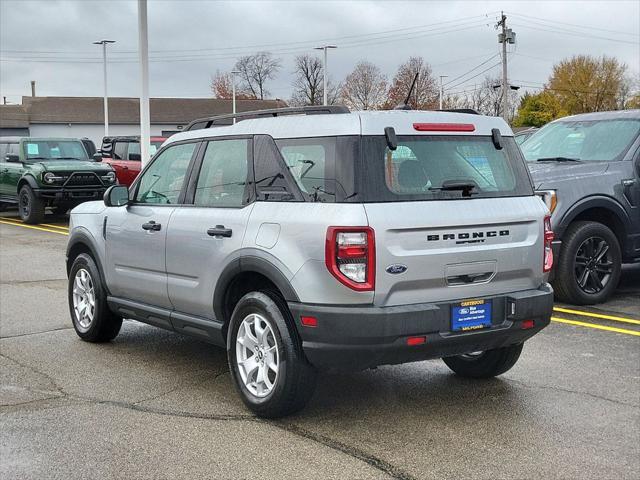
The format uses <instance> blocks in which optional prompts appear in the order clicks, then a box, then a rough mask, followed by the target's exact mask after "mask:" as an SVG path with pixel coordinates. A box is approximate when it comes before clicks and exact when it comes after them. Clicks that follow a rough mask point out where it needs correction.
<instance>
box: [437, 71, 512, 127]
mask: <svg viewBox="0 0 640 480" xmlns="http://www.w3.org/2000/svg"><path fill="white" fill-rule="evenodd" d="M500 83H501V80H500V79H499V78H492V77H485V79H484V81H483V82H482V83H481V84H479V85H474V86H473V87H469V88H468V89H467V91H464V92H459V93H450V94H448V95H447V96H445V98H444V102H443V106H444V107H445V108H471V109H473V110H476V111H478V112H480V113H482V114H483V115H491V116H498V117H499V116H502V86H501V85H500ZM507 95H509V112H508V114H507V118H508V120H509V121H511V120H512V119H513V118H514V116H515V112H516V107H517V105H518V93H517V91H515V90H509V91H508V92H507Z"/></svg>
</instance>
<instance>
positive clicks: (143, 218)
mask: <svg viewBox="0 0 640 480" xmlns="http://www.w3.org/2000/svg"><path fill="white" fill-rule="evenodd" d="M235 120H236V121H237V123H235V124H233V125H230V126H218V125H219V124H220V123H222V122H229V117H228V116H227V117H224V118H215V117H213V118H210V119H203V120H200V121H197V122H194V123H193V124H192V125H191V126H190V128H189V131H186V132H183V133H180V134H177V135H174V136H173V137H171V138H170V139H169V140H168V141H167V142H165V144H164V145H163V147H162V149H161V150H160V151H159V152H158V153H157V154H156V155H155V156H154V158H153V160H152V161H151V163H150V164H149V165H147V167H146V168H145V169H144V170H143V171H142V173H141V174H140V175H139V177H138V178H137V179H136V181H135V182H134V184H133V185H132V186H131V188H130V189H129V190H127V189H126V188H125V187H123V186H114V187H112V188H110V189H109V191H108V192H106V193H105V198H104V202H90V203H84V204H82V205H80V206H78V207H77V208H75V209H74V210H73V211H72V213H71V225H70V231H71V235H70V239H69V245H68V249H67V270H68V275H69V292H68V295H69V306H70V312H71V317H72V320H73V325H74V327H75V329H76V331H77V333H78V335H79V336H80V338H82V339H83V340H86V341H90V342H101V341H108V340H111V339H113V338H115V337H116V335H117V334H118V332H119V330H120V327H121V325H122V318H128V319H134V320H138V321H141V322H145V323H148V324H151V325H155V326H158V327H162V328H165V329H168V330H173V331H176V332H180V333H184V334H187V335H191V336H193V337H196V338H199V339H202V340H205V341H208V342H210V343H212V344H214V345H218V346H220V347H226V349H227V354H228V361H229V369H230V371H231V375H232V377H233V380H234V382H235V385H236V387H237V390H238V392H239V393H240V396H241V397H242V399H243V401H244V403H245V404H246V405H247V406H248V407H249V408H250V409H251V410H253V411H254V412H255V413H256V414H257V415H260V416H264V417H278V416H283V415H287V414H289V413H292V412H294V411H296V410H299V409H300V408H302V407H303V406H304V405H305V403H306V402H307V401H308V400H309V398H310V397H311V395H312V393H313V387H314V384H315V379H316V372H317V371H318V370H362V369H366V368H373V367H376V366H378V365H384V364H398V363H405V362H412V361H418V360H425V359H432V358H442V359H443V360H444V362H445V363H446V364H447V365H448V366H449V367H450V368H451V369H452V370H453V371H454V372H456V373H457V374H459V375H463V376H467V377H474V378H485V377H491V376H495V375H499V374H502V373H504V372H506V371H507V370H509V369H510V368H511V367H512V366H513V365H514V364H515V362H516V361H517V359H518V357H519V355H520V352H521V350H522V345H523V342H524V341H525V340H527V339H528V338H530V337H532V336H533V335H534V334H536V333H537V332H539V331H540V330H541V329H542V328H544V327H545V326H546V325H548V324H549V320H550V316H551V311H552V305H553V291H552V288H551V287H550V286H549V284H548V283H546V281H545V277H546V272H547V271H548V270H549V269H550V268H551V266H552V263H553V257H552V255H553V254H552V250H551V241H552V239H553V233H552V232H551V231H550V222H549V216H548V214H549V211H548V209H547V208H546V206H545V205H544V202H543V201H542V200H541V199H540V198H539V197H538V196H536V195H534V192H533V188H532V184H531V180H530V178H529V174H528V172H527V168H526V165H525V162H524V159H523V157H522V154H521V153H520V150H519V149H518V147H517V146H516V143H515V141H514V139H513V133H512V132H511V130H510V129H509V127H508V126H507V124H506V123H505V122H504V121H503V120H501V119H499V118H490V117H485V116H480V115H472V114H461V113H454V112H427V111H390V112H353V113H350V112H349V111H348V110H346V109H345V108H344V107H324V108H320V109H318V108H299V109H285V110H276V111H267V112H253V113H251V114H242V115H236V116H235Z"/></svg>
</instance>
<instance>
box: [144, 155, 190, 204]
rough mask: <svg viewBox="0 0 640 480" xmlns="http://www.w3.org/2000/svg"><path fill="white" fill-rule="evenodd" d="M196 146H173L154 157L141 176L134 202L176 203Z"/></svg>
mask: <svg viewBox="0 0 640 480" xmlns="http://www.w3.org/2000/svg"><path fill="white" fill-rule="evenodd" d="M196 145H197V144H196V143H186V144H182V145H173V146H170V147H168V148H167V149H166V150H164V151H163V152H162V153H161V154H160V155H158V156H157V157H155V158H154V160H153V163H151V165H150V166H149V168H148V169H147V170H146V171H145V172H144V173H143V174H142V178H141V179H140V183H139V186H138V192H137V194H136V202H138V203H156V204H175V203H177V202H178V198H179V197H180V191H181V190H182V185H183V184H184V180H185V175H186V173H187V168H188V167H189V162H190V161H191V157H192V156H193V152H194V150H195V148H196Z"/></svg>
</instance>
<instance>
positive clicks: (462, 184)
mask: <svg viewBox="0 0 640 480" xmlns="http://www.w3.org/2000/svg"><path fill="white" fill-rule="evenodd" d="M502 140H503V144H504V148H503V149H501V150H497V149H496V148H495V146H494V145H493V142H492V140H491V137H480V136H473V137H471V136H469V137H465V136H440V135H439V136H400V137H398V148H397V149H396V150H390V149H389V148H388V147H387V143H386V139H385V138H384V137H364V138H363V154H362V163H361V165H360V169H359V170H360V171H361V172H362V173H363V175H360V176H359V177H360V178H361V179H362V180H363V181H365V182H366V184H364V185H362V186H361V188H360V189H361V190H363V197H364V199H363V201H367V202H389V201H391V202H392V201H414V200H448V199H459V198H463V197H469V198H479V197H481V198H486V197H508V196H524V195H532V194H533V191H532V187H531V182H530V179H529V176H528V173H527V171H526V166H525V165H524V162H523V160H522V158H521V156H520V154H519V153H518V149H517V146H516V144H515V141H514V140H513V138H511V137H503V139H502Z"/></svg>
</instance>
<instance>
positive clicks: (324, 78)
mask: <svg viewBox="0 0 640 480" xmlns="http://www.w3.org/2000/svg"><path fill="white" fill-rule="evenodd" d="M329 48H338V47H337V46H336V45H323V46H322V47H315V49H314V50H324V62H323V63H322V73H323V76H322V104H323V105H326V104H327V76H328V75H327V49H329Z"/></svg>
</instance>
